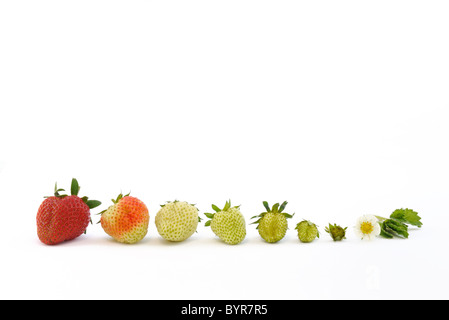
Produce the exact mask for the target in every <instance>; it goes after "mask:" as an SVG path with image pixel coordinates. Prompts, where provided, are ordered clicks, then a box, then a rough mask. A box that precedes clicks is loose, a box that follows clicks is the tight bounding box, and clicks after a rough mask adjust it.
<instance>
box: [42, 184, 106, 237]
mask: <svg viewBox="0 0 449 320" xmlns="http://www.w3.org/2000/svg"><path fill="white" fill-rule="evenodd" d="M79 190H80V187H79V185H78V181H77V180H76V179H72V186H71V195H70V196H69V195H65V194H63V195H61V194H59V192H60V191H65V190H64V189H58V187H57V185H56V184H55V195H54V196H51V197H46V199H45V200H44V201H43V202H42V204H41V205H40V207H39V210H38V211H37V217H36V222H37V235H38V237H39V239H40V240H41V241H42V242H43V243H45V244H49V245H52V244H57V243H61V242H63V241H67V240H72V239H75V238H77V237H79V236H80V235H82V234H83V233H85V232H86V228H87V226H88V224H89V221H91V219H90V209H92V208H95V207H97V206H99V205H100V204H101V202H100V201H97V200H89V199H88V198H87V197H82V198H80V197H78V193H79Z"/></svg>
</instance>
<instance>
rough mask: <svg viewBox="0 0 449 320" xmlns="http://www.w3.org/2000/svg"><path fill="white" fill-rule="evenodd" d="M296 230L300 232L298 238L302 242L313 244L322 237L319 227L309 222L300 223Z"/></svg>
mask: <svg viewBox="0 0 449 320" xmlns="http://www.w3.org/2000/svg"><path fill="white" fill-rule="evenodd" d="M295 229H296V230H298V238H299V240H300V241H301V242H305V243H307V242H312V241H313V240H315V238H317V237H318V238H319V237H320V233H319V232H318V228H317V226H316V225H315V224H314V223H312V222H310V221H307V220H304V221H301V222H299V223H298V224H297V225H296V228H295Z"/></svg>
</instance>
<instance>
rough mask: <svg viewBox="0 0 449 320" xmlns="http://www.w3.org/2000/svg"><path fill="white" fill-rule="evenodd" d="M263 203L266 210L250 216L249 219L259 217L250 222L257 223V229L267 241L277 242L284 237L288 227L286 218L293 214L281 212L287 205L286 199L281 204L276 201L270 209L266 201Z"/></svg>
mask: <svg viewBox="0 0 449 320" xmlns="http://www.w3.org/2000/svg"><path fill="white" fill-rule="evenodd" d="M263 205H264V207H265V209H267V211H266V212H262V213H261V214H260V215H258V216H254V217H252V218H251V219H254V218H259V219H258V220H257V221H255V222H253V223H252V224H257V225H258V226H257V230H258V231H259V234H260V236H261V237H262V239H264V240H265V241H267V242H269V243H274V242H278V241H279V240H281V239H282V238H284V236H285V234H286V232H287V229H288V222H287V219H288V218H291V217H293V215H290V214H288V213H285V212H282V211H284V209H285V206H286V205H287V201H284V203H282V205H281V206H279V203H276V204H275V205H274V206H273V207H272V208H271V209H270V206H269V205H268V202H266V201H264V202H263Z"/></svg>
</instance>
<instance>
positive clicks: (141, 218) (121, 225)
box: [100, 194, 150, 243]
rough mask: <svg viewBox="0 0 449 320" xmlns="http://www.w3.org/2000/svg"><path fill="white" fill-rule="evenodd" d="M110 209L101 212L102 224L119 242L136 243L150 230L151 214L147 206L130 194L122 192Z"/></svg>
mask: <svg viewBox="0 0 449 320" xmlns="http://www.w3.org/2000/svg"><path fill="white" fill-rule="evenodd" d="M112 202H113V203H114V204H113V205H112V206H110V207H109V208H108V209H106V210H104V211H103V212H101V220H100V222H101V226H102V227H103V229H104V231H105V232H106V233H107V234H108V235H110V236H111V237H113V238H114V239H115V240H117V241H118V242H122V243H136V242H139V241H140V240H142V239H143V238H144V237H145V236H146V234H147V232H148V224H149V222H150V215H149V213H148V208H147V206H146V205H145V204H144V203H143V202H142V201H140V200H139V199H137V198H135V197H130V196H129V194H127V195H125V196H123V195H122V194H120V195H119V196H118V197H117V199H116V200H112Z"/></svg>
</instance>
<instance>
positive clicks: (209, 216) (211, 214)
mask: <svg viewBox="0 0 449 320" xmlns="http://www.w3.org/2000/svg"><path fill="white" fill-rule="evenodd" d="M204 215H205V216H206V217H208V218H209V219H213V218H214V213H208V212H204Z"/></svg>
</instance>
